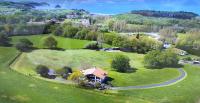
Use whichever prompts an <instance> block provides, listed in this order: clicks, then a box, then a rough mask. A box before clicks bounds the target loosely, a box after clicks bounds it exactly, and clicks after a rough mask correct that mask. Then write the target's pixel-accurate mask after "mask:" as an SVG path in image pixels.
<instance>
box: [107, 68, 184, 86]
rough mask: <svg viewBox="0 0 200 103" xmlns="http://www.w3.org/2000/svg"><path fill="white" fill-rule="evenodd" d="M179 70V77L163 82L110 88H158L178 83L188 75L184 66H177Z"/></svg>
mask: <svg viewBox="0 0 200 103" xmlns="http://www.w3.org/2000/svg"><path fill="white" fill-rule="evenodd" d="M177 70H178V71H179V72H180V76H179V77H177V78H175V79H171V80H168V81H165V82H162V83H158V84H149V85H143V86H127V87H111V88H110V89H111V90H129V89H150V88H157V87H164V86H169V85H173V84H176V83H178V82H180V81H182V80H183V79H185V77H186V76H187V73H186V72H185V71H184V70H183V69H182V68H177Z"/></svg>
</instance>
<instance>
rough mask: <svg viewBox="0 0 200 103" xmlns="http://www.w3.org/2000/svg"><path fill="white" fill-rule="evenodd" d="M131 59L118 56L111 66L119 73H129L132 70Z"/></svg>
mask: <svg viewBox="0 0 200 103" xmlns="http://www.w3.org/2000/svg"><path fill="white" fill-rule="evenodd" d="M129 61H130V59H129V58H128V57H127V56H124V55H117V56H115V57H114V59H113V60H112V63H111V66H112V68H114V69H116V70H117V71H118V72H127V71H128V70H130V69H131V67H130V64H129Z"/></svg>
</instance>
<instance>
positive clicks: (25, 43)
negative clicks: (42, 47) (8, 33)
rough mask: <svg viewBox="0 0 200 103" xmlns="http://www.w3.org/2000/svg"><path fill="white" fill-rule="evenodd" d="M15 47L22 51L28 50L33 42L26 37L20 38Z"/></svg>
mask: <svg viewBox="0 0 200 103" xmlns="http://www.w3.org/2000/svg"><path fill="white" fill-rule="evenodd" d="M16 48H17V49H18V50H20V51H22V52H25V51H29V50H31V49H32V48H33V43H32V42H31V41H30V40H28V39H20V41H19V43H17V44H16Z"/></svg>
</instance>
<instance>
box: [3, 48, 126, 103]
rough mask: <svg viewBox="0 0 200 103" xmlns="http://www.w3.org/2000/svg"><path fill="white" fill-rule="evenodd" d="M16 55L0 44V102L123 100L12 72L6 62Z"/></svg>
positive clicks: (117, 102) (118, 102)
mask: <svg viewBox="0 0 200 103" xmlns="http://www.w3.org/2000/svg"><path fill="white" fill-rule="evenodd" d="M17 54H18V52H17V51H16V50H15V49H14V48H4V47H0V103H93V102H94V101H95V102H96V103H102V102H104V103H122V102H123V101H122V100H118V99H117V98H118V96H114V95H108V94H103V93H101V92H98V91H91V90H84V89H79V88H75V87H74V86H70V85H63V84H57V83H51V82H46V81H43V80H38V79H35V78H32V77H29V76H25V75H22V74H19V73H17V72H15V71H12V70H10V69H9V67H8V64H9V62H10V61H11V60H12V59H13V58H14V57H15V56H16V55H17ZM88 97H89V99H87V98H88ZM122 98H124V99H126V97H122Z"/></svg>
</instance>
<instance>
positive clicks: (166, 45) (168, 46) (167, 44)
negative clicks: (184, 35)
mask: <svg viewBox="0 0 200 103" xmlns="http://www.w3.org/2000/svg"><path fill="white" fill-rule="evenodd" d="M171 46H172V45H171V44H170V43H166V42H165V43H164V44H163V48H165V49H168V48H170V47H171Z"/></svg>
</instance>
